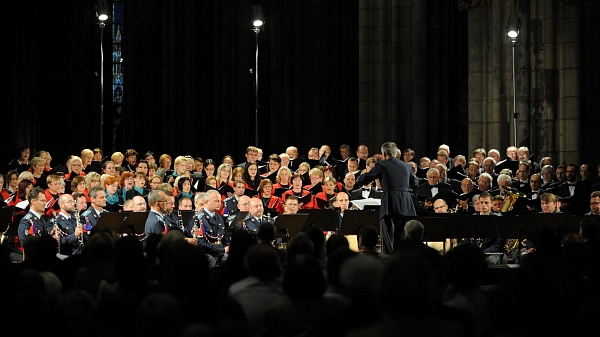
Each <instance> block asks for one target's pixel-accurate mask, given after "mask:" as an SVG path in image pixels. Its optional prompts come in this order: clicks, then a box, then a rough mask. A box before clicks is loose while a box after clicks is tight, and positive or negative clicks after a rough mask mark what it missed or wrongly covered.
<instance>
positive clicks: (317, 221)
mask: <svg viewBox="0 0 600 337" xmlns="http://www.w3.org/2000/svg"><path fill="white" fill-rule="evenodd" d="M298 213H299V214H301V213H304V214H308V215H309V216H308V219H306V222H305V223H304V226H303V227H302V230H301V232H306V231H307V230H308V229H309V228H310V227H319V228H321V229H323V230H324V231H337V230H338V227H339V225H340V214H339V213H338V212H335V211H332V210H330V209H303V210H300V211H298Z"/></svg>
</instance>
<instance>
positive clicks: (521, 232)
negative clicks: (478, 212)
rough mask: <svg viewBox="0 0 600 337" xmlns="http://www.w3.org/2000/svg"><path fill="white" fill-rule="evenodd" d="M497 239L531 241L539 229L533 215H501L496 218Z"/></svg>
mask: <svg viewBox="0 0 600 337" xmlns="http://www.w3.org/2000/svg"><path fill="white" fill-rule="evenodd" d="M496 224H497V226H498V232H499V234H500V236H499V237H501V238H503V239H531V238H532V237H533V232H534V231H535V230H537V229H538V228H540V227H541V226H540V225H539V224H538V222H537V220H536V218H535V214H534V213H520V214H506V213H505V214H503V215H502V216H498V217H496Z"/></svg>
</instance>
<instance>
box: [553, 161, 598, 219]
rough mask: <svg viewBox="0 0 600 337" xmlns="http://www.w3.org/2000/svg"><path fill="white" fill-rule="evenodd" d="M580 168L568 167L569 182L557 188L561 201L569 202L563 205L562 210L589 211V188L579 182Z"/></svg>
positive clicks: (570, 165) (571, 165)
mask: <svg viewBox="0 0 600 337" xmlns="http://www.w3.org/2000/svg"><path fill="white" fill-rule="evenodd" d="M578 173H579V167H578V166H577V165H575V164H569V165H567V171H566V174H567V182H566V183H563V184H562V185H559V186H558V187H557V188H556V194H557V195H558V196H559V197H561V199H564V200H568V201H566V202H563V203H562V206H561V208H560V209H561V210H562V211H563V212H564V211H580V210H585V209H587V205H588V201H589V195H590V192H589V190H590V189H589V187H588V186H587V185H586V184H585V183H582V182H581V181H578V180H577V174H578Z"/></svg>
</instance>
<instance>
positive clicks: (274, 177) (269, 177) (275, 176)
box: [261, 171, 279, 184]
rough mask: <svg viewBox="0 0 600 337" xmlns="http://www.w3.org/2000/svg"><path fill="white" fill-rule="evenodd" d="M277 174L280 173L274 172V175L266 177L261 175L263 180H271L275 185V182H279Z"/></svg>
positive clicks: (269, 174)
mask: <svg viewBox="0 0 600 337" xmlns="http://www.w3.org/2000/svg"><path fill="white" fill-rule="evenodd" d="M277 172H279V171H275V172H272V173H266V174H264V175H261V178H262V179H263V180H265V179H269V180H270V181H271V182H272V183H273V184H275V183H276V181H275V180H277V179H276V178H277Z"/></svg>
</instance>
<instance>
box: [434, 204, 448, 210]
mask: <svg viewBox="0 0 600 337" xmlns="http://www.w3.org/2000/svg"><path fill="white" fill-rule="evenodd" d="M446 206H448V205H442V206H438V207H434V208H433V209H435V210H438V209H442V208H444V207H446Z"/></svg>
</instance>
